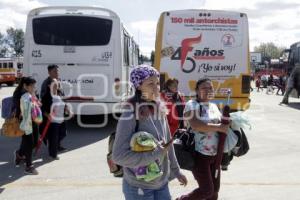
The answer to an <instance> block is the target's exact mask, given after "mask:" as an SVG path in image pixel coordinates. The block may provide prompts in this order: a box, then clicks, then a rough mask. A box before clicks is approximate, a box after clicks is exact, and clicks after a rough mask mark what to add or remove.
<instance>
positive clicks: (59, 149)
mask: <svg viewBox="0 0 300 200" xmlns="http://www.w3.org/2000/svg"><path fill="white" fill-rule="evenodd" d="M57 151H58V152H63V151H67V148H65V147H63V146H59V147H58V148H57Z"/></svg>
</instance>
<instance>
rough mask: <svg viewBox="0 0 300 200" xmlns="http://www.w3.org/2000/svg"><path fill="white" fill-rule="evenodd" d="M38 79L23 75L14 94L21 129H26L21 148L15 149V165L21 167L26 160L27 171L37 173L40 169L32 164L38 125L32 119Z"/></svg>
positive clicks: (32, 173)
mask: <svg viewBox="0 0 300 200" xmlns="http://www.w3.org/2000/svg"><path fill="white" fill-rule="evenodd" d="M35 84H36V81H35V80H34V79H33V78H31V77H23V78H22V80H21V81H20V83H19V86H18V87H17V88H16V90H15V92H14V94H13V102H14V104H15V106H16V107H15V108H16V116H18V117H21V118H22V120H21V123H20V129H21V130H23V131H24V135H23V136H22V141H21V145H20V148H19V149H18V150H17V151H15V165H16V167H19V165H20V163H21V162H22V161H25V163H26V167H25V171H24V172H25V173H26V174H30V175H37V174H38V171H37V170H36V169H35V168H34V166H33V164H32V150H33V148H34V147H35V145H36V143H37V137H38V127H37V125H36V124H35V123H34V122H33V121H32V109H33V103H34V101H37V98H36V97H35Z"/></svg>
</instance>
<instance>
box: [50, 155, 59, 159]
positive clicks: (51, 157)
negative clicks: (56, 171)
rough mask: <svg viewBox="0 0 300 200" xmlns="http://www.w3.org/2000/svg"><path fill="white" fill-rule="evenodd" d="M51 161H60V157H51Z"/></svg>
mask: <svg viewBox="0 0 300 200" xmlns="http://www.w3.org/2000/svg"><path fill="white" fill-rule="evenodd" d="M50 159H51V160H59V157H58V156H56V157H53V156H50Z"/></svg>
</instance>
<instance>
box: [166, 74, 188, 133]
mask: <svg viewBox="0 0 300 200" xmlns="http://www.w3.org/2000/svg"><path fill="white" fill-rule="evenodd" d="M161 97H162V99H163V100H164V101H165V102H166V106H167V108H168V110H169V113H168V115H167V118H168V123H169V126H170V132H171V135H172V136H173V135H174V133H175V132H176V129H178V128H184V122H183V110H184V105H185V99H184V97H183V96H182V95H181V94H180V93H179V92H178V80H177V79H175V78H174V79H168V80H167V81H166V83H165V90H164V92H162V94H161Z"/></svg>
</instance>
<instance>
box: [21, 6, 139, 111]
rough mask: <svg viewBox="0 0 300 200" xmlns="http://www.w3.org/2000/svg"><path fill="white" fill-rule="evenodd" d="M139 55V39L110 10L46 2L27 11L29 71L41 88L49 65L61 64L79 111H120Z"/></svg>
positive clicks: (67, 96) (26, 62)
mask: <svg viewBox="0 0 300 200" xmlns="http://www.w3.org/2000/svg"><path fill="white" fill-rule="evenodd" d="M138 57H139V47H138V45H137V44H136V43H135V41H134V40H133V37H131V36H130V35H129V34H128V32H127V31H126V29H125V28H124V26H123V24H122V23H121V21H120V18H119V16H118V15H117V14H116V13H114V12H113V11H111V10H108V9H105V8H96V7H42V8H37V9H34V10H32V11H30V12H29V14H28V17H27V25H26V33H25V51H24V74H26V75H30V76H32V77H33V78H35V79H36V80H37V86H38V91H40V87H41V84H42V82H43V80H44V79H46V78H47V76H48V72H47V66H48V65H49V64H56V65H58V66H59V76H60V79H61V81H62V83H63V84H62V85H63V90H64V93H65V100H66V101H67V102H70V103H71V105H72V107H73V112H74V113H75V114H79V115H94V114H108V113H114V112H117V111H118V110H116V109H117V106H116V105H118V104H119V103H120V102H121V101H122V100H125V99H126V98H127V96H128V95H129V93H130V86H129V85H128V84H127V81H128V80H129V71H130V69H131V68H132V67H133V66H135V65H137V64H138ZM123 83H124V84H123Z"/></svg>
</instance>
